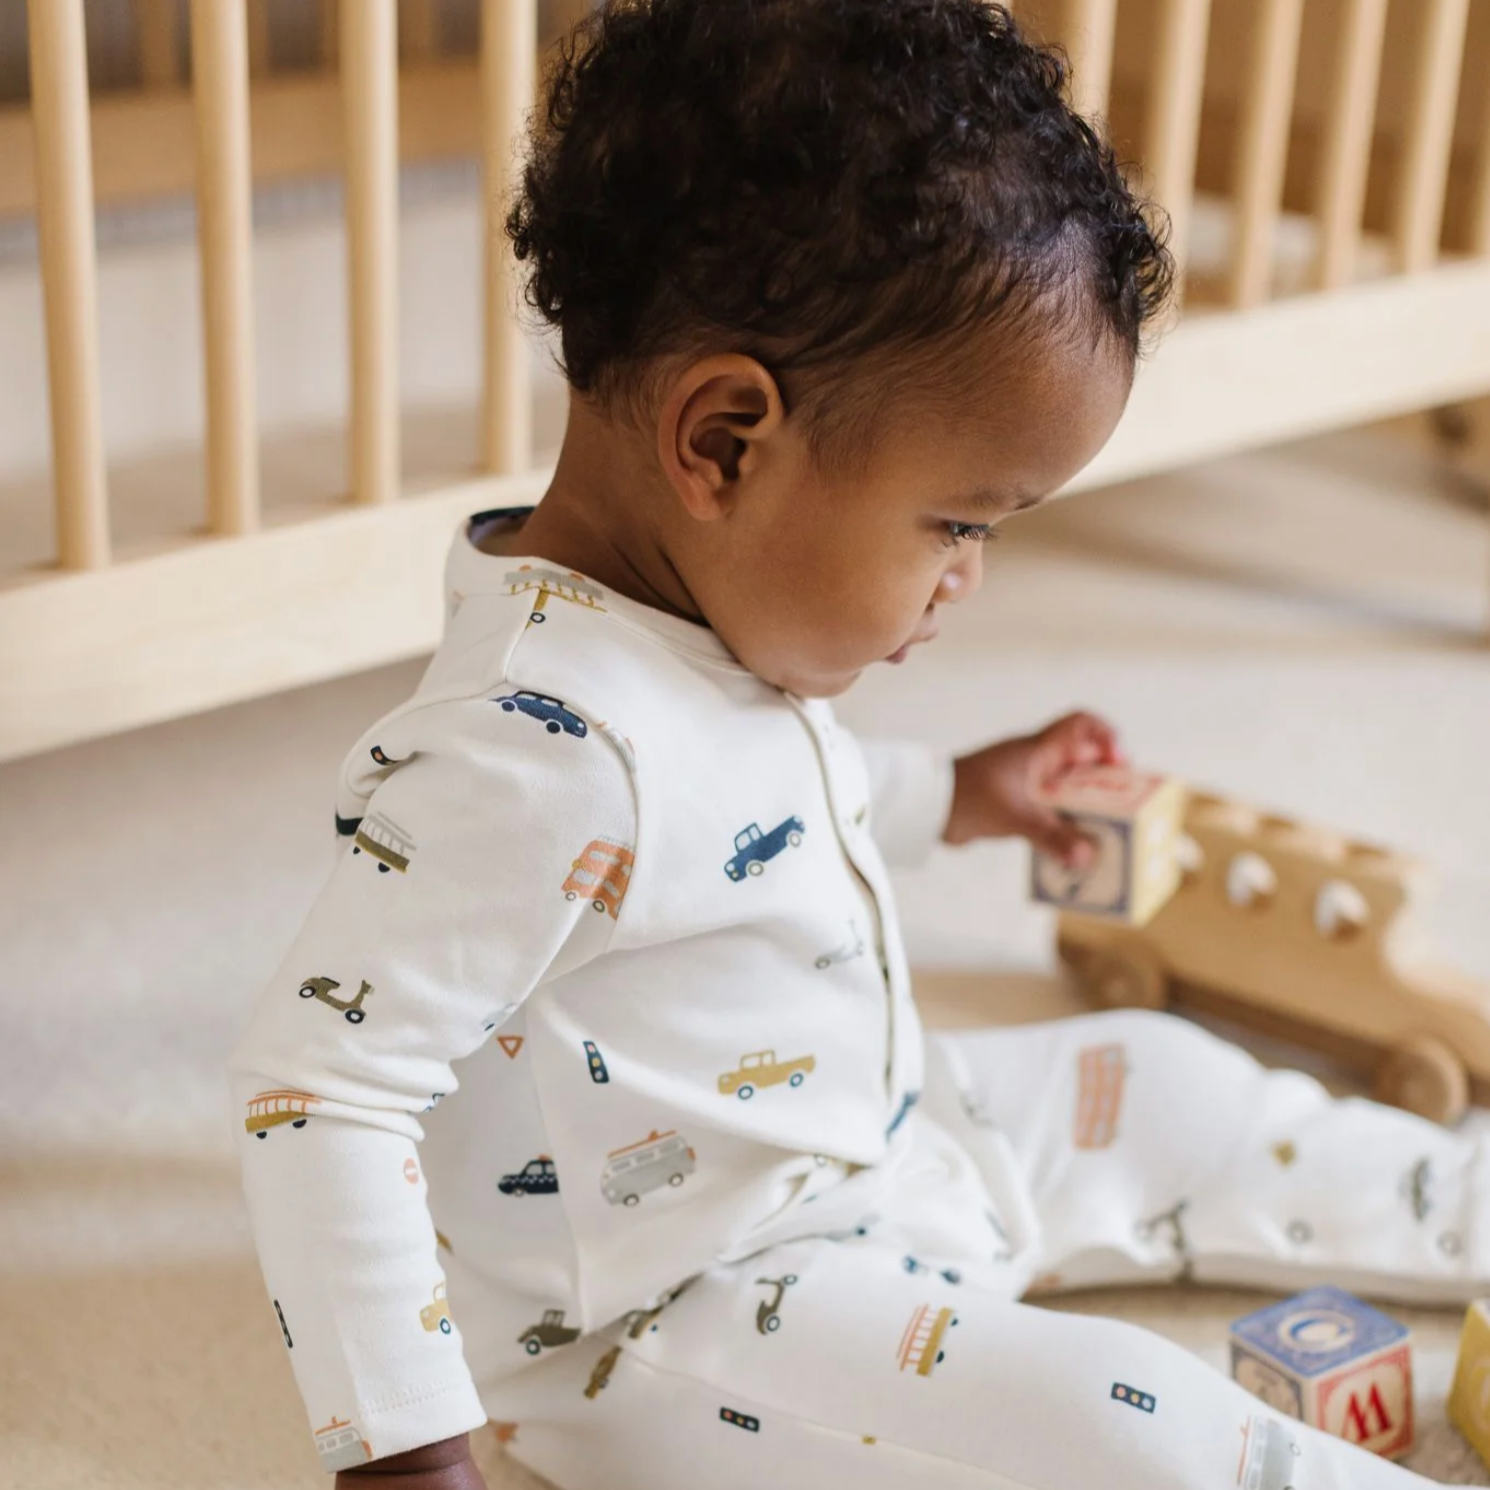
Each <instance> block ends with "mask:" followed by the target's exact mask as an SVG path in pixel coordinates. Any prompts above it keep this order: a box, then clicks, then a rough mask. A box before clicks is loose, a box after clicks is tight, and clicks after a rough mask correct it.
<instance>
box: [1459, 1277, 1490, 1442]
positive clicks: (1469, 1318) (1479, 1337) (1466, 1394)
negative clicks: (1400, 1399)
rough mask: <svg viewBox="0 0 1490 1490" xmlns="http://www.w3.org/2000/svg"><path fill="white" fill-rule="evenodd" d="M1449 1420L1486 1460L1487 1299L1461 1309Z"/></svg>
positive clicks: (1489, 1415)
mask: <svg viewBox="0 0 1490 1490" xmlns="http://www.w3.org/2000/svg"><path fill="white" fill-rule="evenodd" d="M1449 1420H1450V1422H1452V1423H1453V1425H1454V1426H1455V1427H1456V1428H1457V1429H1458V1430H1459V1431H1460V1432H1461V1433H1462V1434H1463V1435H1464V1436H1465V1437H1466V1438H1467V1439H1468V1440H1469V1441H1470V1443H1472V1444H1473V1445H1474V1447H1475V1452H1476V1453H1478V1454H1479V1456H1480V1458H1481V1459H1483V1460H1484V1461H1485V1463H1486V1464H1490V1300H1486V1299H1476V1300H1475V1301H1474V1303H1472V1304H1471V1305H1470V1306H1469V1308H1468V1310H1467V1311H1466V1312H1465V1315H1464V1329H1463V1331H1462V1332H1461V1334H1460V1336H1459V1361H1458V1364H1457V1365H1456V1366H1455V1367H1454V1385H1453V1387H1452V1388H1450V1390H1449Z"/></svg>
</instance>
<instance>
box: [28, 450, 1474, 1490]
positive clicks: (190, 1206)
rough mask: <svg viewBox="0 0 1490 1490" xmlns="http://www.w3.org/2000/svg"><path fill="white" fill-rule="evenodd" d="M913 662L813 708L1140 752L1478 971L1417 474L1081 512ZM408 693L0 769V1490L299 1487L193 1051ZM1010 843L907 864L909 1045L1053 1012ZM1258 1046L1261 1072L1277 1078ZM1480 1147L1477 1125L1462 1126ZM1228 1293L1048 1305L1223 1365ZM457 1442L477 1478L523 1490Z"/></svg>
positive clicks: (1426, 1366)
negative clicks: (1352, 835) (361, 757)
mask: <svg viewBox="0 0 1490 1490" xmlns="http://www.w3.org/2000/svg"><path fill="white" fill-rule="evenodd" d="M990 558H991V573H990V578H989V583H988V585H987V586H986V588H985V591H984V593H983V595H981V596H980V597H979V598H978V600H977V601H975V602H974V603H972V604H970V605H968V606H965V607H963V608H962V609H961V612H960V614H958V615H957V616H956V617H955V618H954V621H953V623H952V624H951V625H950V626H949V627H948V629H947V631H946V633H945V635H944V637H943V640H942V641H941V642H940V643H939V644H938V646H937V647H936V648H934V649H930V650H929V651H928V652H927V653H926V654H924V655H922V656H918V657H917V658H916V659H915V660H914V661H913V662H912V663H911V664H909V665H908V666H907V667H906V668H904V669H902V670H899V671H896V672H892V671H891V670H889V669H881V670H879V672H877V673H876V674H875V675H874V676H873V677H871V678H869V679H867V680H866V682H865V684H864V685H863V686H862V687H861V689H859V690H858V691H856V693H855V694H854V695H853V696H851V697H850V699H849V700H847V701H846V704H845V706H844V709H843V713H844V714H845V716H846V718H847V719H848V721H849V722H850V723H852V724H854V725H856V726H858V727H860V728H863V729H866V730H874V731H879V732H887V733H888V732H900V733H911V734H920V735H924V736H926V737H929V738H933V739H936V740H940V741H943V742H945V743H948V744H952V745H961V744H967V743H972V742H974V741H977V740H980V739H983V738H989V737H993V736H995V735H997V734H999V733H1001V732H1004V731H1007V730H1011V729H1016V728H1022V727H1028V726H1029V725H1032V724H1035V723H1038V722H1039V721H1040V720H1042V719H1043V718H1045V717H1047V716H1048V715H1050V714H1052V713H1054V712H1056V711H1058V710H1061V709H1065V708H1067V707H1071V706H1073V705H1076V704H1078V703H1080V704H1089V705H1092V706H1095V707H1098V708H1101V709H1104V710H1106V711H1107V712H1109V713H1110V714H1112V715H1114V716H1115V717H1116V718H1117V720H1118V721H1119V723H1120V724H1121V725H1122V726H1123V727H1124V729H1125V731H1126V732H1127V734H1128V736H1129V739H1130V742H1131V744H1132V747H1133V749H1134V751H1135V753H1136V754H1137V755H1138V756H1139V757H1140V758H1141V759H1143V760H1146V761H1150V762H1152V763H1153V764H1154V765H1156V766H1159V767H1164V768H1169V769H1173V770H1177V771H1180V772H1183V773H1185V774H1188V775H1190V776H1192V777H1194V778H1195V779H1197V780H1201V781H1205V782H1209V783H1211V784H1213V785H1215V786H1219V787H1222V788H1224V789H1227V790H1229V791H1232V792H1234V793H1236V794H1239V795H1242V796H1245V797H1248V798H1252V799H1256V800H1259V801H1264V802H1267V803H1269V804H1272V805H1275V806H1277V807H1280V808H1283V809H1285V810H1289V811H1293V812H1299V813H1303V814H1305V815H1309V816H1314V817H1317V818H1320V819H1322V820H1325V821H1328V822H1333V823H1337V824H1339V825H1341V826H1346V827H1349V828H1351V829H1352V830H1354V831H1356V832H1359V833H1361V834H1364V835H1367V836H1372V837H1376V838H1380V839H1384V840H1387V841H1391V842H1395V843H1400V844H1402V845H1403V846H1404V847H1407V848H1409V849H1412V850H1415V851H1417V852H1419V853H1421V854H1423V855H1424V856H1426V857H1427V858H1429V859H1430V860H1431V861H1432V862H1434V863H1435V864H1436V865H1437V866H1438V868H1439V870H1440V872H1441V874H1442V876H1443V879H1444V885H1443V891H1442V894H1441V896H1440V897H1439V899H1438V900H1437V901H1435V902H1434V903H1433V904H1432V906H1431V907H1429V909H1428V911H1427V914H1426V922H1427V925H1428V926H1429V928H1430V929H1431V932H1432V934H1433V936H1434V937H1435V939H1436V940H1437V941H1438V943H1439V945H1440V950H1442V951H1443V952H1444V953H1445V954H1446V955H1450V956H1452V957H1453V958H1455V959H1456V960H1458V961H1459V962H1461V963H1462V964H1464V965H1465V966H1467V967H1469V968H1470V969H1471V970H1472V971H1474V972H1476V973H1477V974H1478V975H1479V976H1481V977H1484V978H1486V979H1487V980H1490V936H1487V930H1486V923H1485V920H1484V917H1483V907H1484V906H1485V905H1486V904H1487V903H1490V858H1487V856H1485V855H1484V853H1483V849H1482V845H1483V842H1484V839H1485V834H1486V830H1487V828H1490V793H1487V789H1486V786H1485V778H1484V749H1485V744H1484V742H1485V740H1486V739H1487V738H1490V651H1487V650H1486V648H1485V645H1484V641H1483V635H1484V628H1485V626H1486V596H1487V591H1490V531H1487V523H1486V520H1485V517H1484V515H1483V513H1476V512H1474V511H1472V510H1471V509H1470V508H1469V507H1467V506H1464V505H1461V504H1459V503H1458V502H1456V501H1454V500H1453V499H1452V497H1451V494H1450V492H1449V491H1448V489H1447V486H1446V485H1445V483H1443V482H1442V481H1441V480H1440V473H1438V472H1436V471H1435V470H1434V469H1433V468H1432V467H1431V466H1430V465H1429V464H1428V463H1427V462H1426V461H1425V460H1424V459H1423V458H1422V457H1421V456H1420V455H1419V454H1417V453H1415V452H1413V451H1411V450H1408V449H1405V448H1402V447H1398V446H1392V445H1386V444H1383V443H1381V442H1380V441H1379V440H1375V439H1373V440H1368V439H1365V438H1357V439H1345V438H1341V439H1331V440H1326V441H1319V442H1314V443H1311V444H1309V445H1307V446H1303V447H1299V448H1295V449H1291V450H1288V451H1282V452H1275V453H1271V454H1267V455H1257V456H1251V457H1246V458H1241V459H1236V460H1232V461H1226V462H1221V463H1218V464H1216V465H1213V466H1211V467H1208V468H1206V469H1204V470H1202V471H1198V472H1192V473H1187V474H1184V475H1180V476H1175V477H1171V478H1166V479H1164V480H1160V481H1151V482H1146V483H1141V484H1138V485H1135V486H1133V487H1130V488H1126V489H1123V490H1119V491H1114V492H1107V493H1099V494H1094V495H1092V496H1090V497H1084V498H1078V499H1074V500H1073V501H1071V502H1070V503H1067V504H1062V505H1061V506H1059V507H1057V508H1055V509H1053V510H1051V511H1049V512H1048V513H1043V514H1036V515H1034V516H1033V517H1031V518H1029V519H1025V520H1023V521H1021V523H1020V524H1019V525H1018V526H1017V527H1016V528H1014V529H1011V532H1010V536H1009V538H1008V539H1007V540H1006V541H1005V542H1004V543H1002V544H1000V545H999V546H998V548H997V549H996V550H995V551H994V552H992V553H991V555H990ZM417 672H418V668H417V667H414V666H403V667H396V668H389V669H385V670H382V671H380V672H377V673H373V674H368V675H365V676H363V677H359V678H354V679H347V680H344V681H343V682H340V683H337V684H333V685H328V686H326V687H323V688H318V689H312V690H307V691H304V692H301V693H295V694H287V695H282V696H279V697H276V698H272V699H265V700H261V701H259V702H256V703H253V704H249V705H244V706H241V707H238V708H234V709H229V710H224V711H222V712H220V713H217V714H213V715H207V716H203V717H200V718H197V719H192V720H185V721H181V722H178V723H176V724H172V725H168V726H163V727H161V728H158V729H152V730H147V731H141V732H139V733H136V734H132V735H127V736H122V737H118V738H116V739H113V740H107V741H99V742H95V743H93V744H90V745H87V746H82V747H78V748H76V749H72V750H68V751H65V752H60V753H57V754H55V755H51V756H46V757H41V758H37V759H34V760H31V761H25V762H21V763H18V764H15V765H12V766H9V767H6V768H0V824H3V826H4V829H5V832H4V833H3V834H0V1138H3V1140H4V1143H3V1147H0V1154H3V1156H4V1157H3V1158H0V1322H3V1328H0V1487H3V1490H10V1487H15V1490H21V1487H24V1490H292V1487H295V1486H305V1487H307V1490H309V1487H311V1486H316V1485H322V1484H324V1483H325V1481H324V1478H323V1477H322V1476H321V1475H320V1474H319V1471H318V1470H317V1468H316V1466H315V1464H314V1463H313V1462H312V1459H313V1456H312V1455H311V1453H310V1450H309V1448H308V1445H307V1441H306V1439H307V1434H306V1429H305V1424H304V1422H303V1419H302V1416H301V1412H300V1407H299V1403H298V1399H297V1398H296V1397H295V1394H294V1390H293V1387H292V1384H291V1380H290V1375H289V1372H288V1370H287V1368H286V1364H285V1361H284V1358H283V1350H282V1346H281V1343H280V1336H279V1331H278V1327H277V1326H276V1324H275V1322H274V1318H273V1315H272V1312H271V1311H270V1309H269V1307H268V1304H267V1301H266V1300H265V1298H264V1295H263V1292H262V1289H261V1287H260V1284H259V1280H258V1276H257V1271H256V1267H255V1264H254V1262H253V1259H252V1255H251V1253H250V1250H249V1247H248V1243H247V1238H246V1228H245V1221H244V1217H243V1213H242V1210H241V1206H240V1203H239V1196H238V1189H237V1178H236V1172H235V1167H234V1164H233V1159H232V1152H231V1149H230V1147H229V1122H230V1116H229V1114H228V1112H227V1110H226V1105H225V1102H224V1095H223V1091H222V1082H221V1077H220V1068H221V1063H222V1060H223V1057H224V1054H225V1052H226V1050H227V1048H228V1046H229V1044H230V1042H231V1040H232V1038H233V1034H234V1032H235V1031H236V1029H237V1028H238V1027H239V1026H240V1024H241V1022H242V1020H243V1018H244V1015H245V1012H246V1008H247V1003H248V1001H249V1000H250V999H251V998H252V997H253V995H254V993H255V991H256V989H257V988H258V987H259V986H260V984H261V983H262V982H263V981H264V979H265V978H266V977H267V976H268V974H269V973H270V971H271V970H272V968H273V966H274V965H275V963H276V961H277V959H278V957H279V955H280V953H281V952H282V951H283V949H284V947H285V946H286V944H287V943H288V941H289V938H290V936H291V935H292V933H293V932H294V930H295V927H296V925H297V923H298V920H299V918H300V916H301V915H302V914H303V912H304V909H305V907H306V906H307V905H308V903H309V901H310V900H311V898H312V897H313V895H314V893H315V890H316V888H317V886H318V884H319V882H320V881H321V879H322V878H323V877H324V874H325V871H326V868H327V864H328V855H329V852H330V847H329V842H328V840H329V833H328V825H329V821H330V796H329V788H330V782H331V772H332V770H333V768H334V766H335V764H336V762H337V760H338V759H339V757H340V755H341V752H342V750H343V748H344V745H345V743H346V742H347V741H348V740H349V739H350V738H351V737H353V736H354V735H355V734H356V733H357V731H358V730H359V729H360V728H361V726H362V725H363V723H365V721H366V720H367V719H368V718H370V717H372V716H373V715H374V714H375V713H376V712H378V711H380V710H381V709H383V708H384V707H386V706H388V705H389V704H391V703H392V702H394V701H396V700H397V699H398V698H399V697H400V696H402V695H403V694H404V693H405V692H406V691H407V690H408V688H409V686H410V684H411V682H412V680H413V679H414V677H415V676H417ZM1022 867H1023V862H1022V856H1021V855H1020V854H1019V853H1017V852H1015V851H1013V850H1010V849H1006V848H1002V847H996V846H986V845H985V846H978V847H976V848H974V849H970V850H965V851H960V852H957V853H953V852H950V851H949V852H946V853H943V854H940V855H938V856H937V858H936V860H935V862H934V863H933V864H931V865H930V866H929V867H928V868H927V869H925V870H923V871H920V872H918V873H916V874H913V875H907V876H903V877H902V879H901V881H900V891H901V898H902V905H903V911H904V915H905V919H906V922H907V927H908V935H909V941H910V945H911V948H912V952H913V957H914V959H915V961H916V962H917V964H918V966H920V967H922V968H923V969H928V970H933V969H936V968H942V969H948V968H965V969H969V968H970V969H982V970H984V971H983V972H982V973H981V974H980V975H976V976H967V975H958V976H953V975H951V974H948V973H945V972H943V973H935V972H934V971H928V972H927V974H926V976H925V977H924V979H923V995H924V999H925V1002H926V1005H927V1012H928V1016H929V1017H930V1018H931V1019H932V1020H933V1021H934V1022H941V1023H957V1024H969V1023H976V1022H979V1021H982V1020H990V1021H997V1020H1009V1019H1023V1018H1030V1017H1052V1016H1054V1015H1056V1014H1058V1013H1060V1012H1062V1011H1063V1010H1065V1009H1068V1008H1070V1007H1071V1005H1070V1003H1069V1002H1068V1001H1067V999H1068V996H1067V995H1066V994H1065V993H1064V991H1063V990H1062V989H1061V988H1060V986H1059V985H1058V984H1056V983H1054V982H1053V981H1051V980H1050V978H1049V977H1048V975H1047V970H1048V968H1049V961H1050V958H1049V940H1050V924H1049V920H1048V918H1047V917H1046V916H1045V915H1044V914H1043V913H1042V912H1040V911H1039V910H1037V909H1035V908H1033V907H1030V906H1028V905H1027V904H1026V903H1025V901H1024V899H1023V896H1022V891H1021V880H1022ZM1272 1054H1274V1055H1277V1054H1279V1052H1276V1051H1274V1052H1272ZM1475 1121H1476V1122H1477V1124H1479V1126H1481V1127H1484V1126H1487V1124H1486V1122H1485V1115H1483V1114H1477V1115H1476V1118H1475ZM1258 1302H1259V1296H1257V1295H1243V1294H1235V1293H1223V1292H1220V1291H1214V1290H1178V1289H1155V1290H1149V1291H1146V1292H1142V1293H1137V1292H1131V1291H1127V1292H1119V1293H1110V1294H1106V1295H1102V1296H1094V1297H1087V1298H1083V1299H1076V1300H1070V1301H1067V1302H1066V1303H1064V1304H1062V1305H1061V1307H1070V1308H1080V1309H1084V1310H1090V1311H1103V1312H1109V1313H1113V1314H1117V1315H1120V1316H1122V1317H1124V1318H1127V1319H1133V1320H1137V1321H1140V1322H1142V1323H1144V1324H1146V1325H1149V1326H1151V1327H1152V1328H1154V1329H1157V1330H1160V1331H1162V1332H1163V1333H1165V1334H1167V1335H1170V1336H1172V1337H1173V1338H1175V1339H1176V1340H1179V1341H1180V1342H1182V1343H1183V1344H1185V1345H1186V1346H1187V1347H1189V1348H1191V1349H1193V1350H1194V1351H1195V1352H1196V1353H1197V1354H1198V1355H1199V1356H1201V1357H1203V1358H1204V1359H1206V1360H1208V1361H1211V1362H1212V1363H1214V1364H1218V1365H1220V1364H1222V1363H1223V1362H1224V1337H1225V1328H1226V1324H1227V1321H1228V1320H1230V1319H1231V1318H1233V1317H1234V1316H1236V1315H1237V1314H1240V1313H1242V1312H1244V1311H1246V1310H1248V1309H1250V1308H1253V1307H1255V1306H1256V1305H1257V1303H1258ZM1394 1312H1397V1313H1398V1314H1399V1315H1400V1317H1402V1318H1404V1319H1406V1320H1408V1321H1409V1322H1410V1323H1411V1324H1412V1325H1413V1326H1414V1327H1415V1329H1416V1330H1417V1331H1418V1335H1417V1342H1418V1356H1417V1365H1418V1383H1417V1384H1418V1410H1419V1422H1420V1437H1421V1444H1420V1448H1419V1450H1418V1452H1417V1454H1416V1455H1415V1456H1414V1458H1413V1460H1412V1461H1411V1462H1412V1463H1413V1465H1414V1467H1416V1468H1418V1469H1419V1470H1420V1471H1422V1472H1423V1473H1425V1474H1430V1475H1432V1476H1434V1477H1436V1478H1439V1479H1441V1480H1444V1481H1446V1482H1453V1483H1462V1484H1490V1474H1487V1473H1486V1472H1485V1471H1484V1470H1483V1468H1482V1467H1481V1466H1480V1464H1479V1462H1478V1460H1477V1459H1476V1458H1475V1457H1474V1455H1473V1454H1472V1453H1471V1452H1470V1451H1469V1450H1468V1449H1467V1448H1466V1447H1465V1446H1464V1444H1463V1442H1462V1440H1460V1439H1459V1438H1458V1436H1457V1435H1456V1434H1455V1433H1454V1432H1453V1431H1452V1430H1451V1429H1450V1428H1449V1427H1448V1426H1447V1425H1446V1423H1445V1422H1444V1418H1443V1411H1442V1399H1443V1396H1444V1393H1445V1390H1446V1387H1447V1383H1448V1380H1449V1375H1450V1372H1451V1369H1452V1364H1453V1352H1454V1343H1455V1339H1456V1335H1457V1329H1458V1319H1457V1316H1456V1314H1455V1313H1454V1312H1453V1311H1418V1310H1412V1311H1409V1310H1398V1311H1394ZM481 1452H482V1454H483V1455H484V1456H487V1458H488V1459H489V1460H490V1461H491V1465H492V1467H491V1473H490V1480H491V1483H492V1485H493V1486H509V1487H510V1486H517V1485H519V1484H522V1483H523V1480H522V1477H521V1476H520V1475H518V1474H516V1473H515V1472H514V1471H513V1470H512V1469H511V1468H510V1467H507V1468H505V1469H504V1468H503V1467H501V1466H500V1465H499V1464H498V1463H497V1462H496V1456H497V1450H496V1446H495V1444H494V1443H492V1442H491V1440H490V1436H489V1435H483V1436H482V1444H481Z"/></svg>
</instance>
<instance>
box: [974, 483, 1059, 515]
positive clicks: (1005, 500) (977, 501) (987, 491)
mask: <svg viewBox="0 0 1490 1490" xmlns="http://www.w3.org/2000/svg"><path fill="white" fill-rule="evenodd" d="M953 501H956V502H965V503H967V505H968V506H969V507H1010V505H1011V503H1012V507H1011V510H1012V511H1014V512H1023V511H1024V509H1025V508H1026V507H1036V506H1038V505H1039V503H1040V498H1039V496H1038V495H1037V494H1036V493H1033V492H1001V491H994V490H993V488H992V487H988V486H979V487H976V488H974V489H973V490H972V491H967V492H963V493H962V494H961V495H960V496H957V497H954V498H953Z"/></svg>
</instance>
